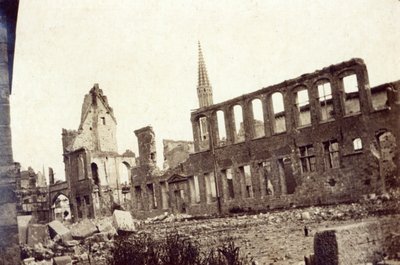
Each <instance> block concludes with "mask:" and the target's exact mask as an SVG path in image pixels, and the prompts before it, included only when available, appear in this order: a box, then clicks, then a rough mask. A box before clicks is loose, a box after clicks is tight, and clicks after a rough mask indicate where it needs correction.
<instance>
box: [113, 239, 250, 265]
mask: <svg viewBox="0 0 400 265" xmlns="http://www.w3.org/2000/svg"><path fill="white" fill-rule="evenodd" d="M239 249H240V248H239V247H237V246H235V243H234V241H233V239H232V238H229V239H227V241H226V242H225V243H223V244H222V245H221V246H219V247H217V249H216V250H215V249H213V248H211V249H209V250H208V251H202V250H201V246H200V244H199V243H198V241H196V240H193V239H191V238H189V237H188V236H185V235H182V234H179V233H178V232H176V231H175V232H172V233H169V234H167V235H166V236H165V237H164V238H161V239H155V238H154V237H153V236H152V235H149V234H139V235H134V236H131V237H118V238H116V240H115V242H114V246H113V247H112V248H111V250H110V255H109V258H108V264H109V265H118V264H127V265H130V264H132V265H134V264H143V265H245V264H250V262H251V260H249V259H248V258H247V257H246V258H244V257H240V250H239Z"/></svg>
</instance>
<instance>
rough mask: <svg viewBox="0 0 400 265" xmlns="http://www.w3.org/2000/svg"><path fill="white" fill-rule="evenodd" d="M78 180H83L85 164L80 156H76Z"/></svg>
mask: <svg viewBox="0 0 400 265" xmlns="http://www.w3.org/2000/svg"><path fill="white" fill-rule="evenodd" d="M78 179H79V180H82V179H85V163H84V161H83V157H82V155H81V154H80V155H79V156H78Z"/></svg>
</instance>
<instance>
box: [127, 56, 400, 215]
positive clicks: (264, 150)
mask: <svg viewBox="0 0 400 265" xmlns="http://www.w3.org/2000/svg"><path fill="white" fill-rule="evenodd" d="M349 77H350V78H352V80H353V84H352V85H349V84H348V81H347V80H348V78H349ZM399 83H400V82H393V83H388V84H384V85H382V86H384V87H385V88H386V89H385V90H382V89H381V87H382V86H380V87H379V88H378V89H377V92H376V93H375V92H374V93H371V91H374V90H375V89H374V88H372V89H371V88H370V86H369V82H368V73H367V68H366V66H365V64H364V62H363V61H362V60H361V59H352V60H350V61H347V62H343V63H340V64H337V65H332V66H329V67H326V68H324V69H322V70H318V71H315V72H314V73H310V74H304V75H302V76H300V77H298V78H295V79H291V80H287V81H284V82H282V83H280V84H277V85H273V86H270V87H266V88H263V89H261V90H258V91H255V92H252V93H249V94H246V95H243V96H240V97H237V98H234V99H231V100H228V101H226V102H222V103H218V104H214V105H211V106H203V107H202V108H200V109H198V110H195V111H193V112H192V113H191V121H192V125H193V126H192V127H193V138H194V149H195V153H193V154H190V155H189V159H187V160H186V161H185V162H184V163H181V164H180V165H179V166H177V167H176V168H173V169H169V170H167V171H166V172H164V173H162V174H160V173H158V174H154V173H153V172H152V170H148V169H146V168H145V167H142V166H141V165H140V166H139V167H138V168H136V169H135V172H136V173H135V174H136V175H137V177H136V178H135V179H134V181H133V185H132V186H135V185H139V186H140V185H142V184H141V183H144V182H146V183H147V184H149V183H153V184H154V185H155V186H158V185H160V186H161V187H162V185H163V184H162V183H168V180H169V178H170V177H171V176H173V175H179V176H182V177H183V178H186V180H187V181H186V182H187V184H186V185H187V186H188V187H189V191H188V193H189V194H188V195H187V197H188V198H189V200H188V201H189V203H188V205H187V206H186V207H185V212H187V213H190V214H203V213H227V212H229V211H238V210H249V209H266V208H282V207H289V206H293V205H296V206H300V205H304V206H307V205H313V204H328V203H339V202H343V201H354V200H357V199H358V198H361V196H362V195H363V194H366V193H372V192H376V193H381V192H384V191H385V190H386V189H387V188H389V187H388V185H387V184H386V183H385V178H387V176H384V175H385V173H383V172H384V171H387V169H388V168H390V172H391V173H390V174H391V175H392V176H398V170H397V169H398V167H399V160H398V154H397V148H395V146H398V144H399V140H400V137H399V135H398V132H399V131H400V130H399V126H400V121H399V120H398V115H399V113H400V112H399V111H400V109H399V106H400V104H399V98H398V91H399V88H400V86H399ZM352 86H354V87H352ZM299 91H303V92H302V93H303V95H304V93H307V94H308V98H306V100H304V99H303V101H305V102H306V103H302V104H300V103H299V102H300V101H301V99H300V98H299V94H300V92H299ZM383 92H386V95H382V93H383ZM276 94H279V95H281V103H282V104H283V105H281V106H280V109H278V108H275V107H274V104H275V106H277V105H278V104H277V103H276V101H275V100H274V99H275V98H274V95H276ZM374 95H378V97H379V98H378V99H376V100H375V101H374V102H375V105H374V104H373V101H372V98H373V96H374ZM255 99H258V100H261V103H262V112H263V118H264V119H263V121H262V123H263V129H264V132H263V133H260V132H259V130H260V121H257V120H255V119H254V117H255V116H254V113H253V111H252V108H253V106H252V102H253V100H255ZM278 99H279V97H278ZM278 103H279V102H278ZM238 105H239V106H241V108H242V117H241V118H242V120H243V122H242V126H241V127H242V132H241V135H242V136H243V138H244V139H241V138H240V137H238V131H237V129H235V128H237V126H236V125H235V122H236V121H237V118H235V117H234V116H235V113H234V111H233V109H234V106H238ZM274 108H275V109H274ZM277 109H278V110H277ZM282 110H283V111H282ZM218 111H223V113H224V116H223V118H224V122H225V131H226V139H220V137H219V130H221V128H218V124H219V123H218V117H217V115H216V113H217V112H218ZM306 112H309V113H308V114H307V115H309V119H308V120H307V119H305V118H304V116H305V115H306V114H305V113H306ZM205 121H206V126H207V130H206V131H207V135H208V137H206V138H204V137H203V136H204V135H203V132H202V131H204V130H203V129H202V126H204V122H205ZM282 122H284V123H283V124H282ZM307 122H308V123H307ZM382 131H384V132H390V133H391V134H392V135H393V137H389V138H390V139H391V140H390V141H389V142H388V143H387V142H384V144H379V143H378V140H377V138H376V136H377V135H378V134H379V133H380V132H382ZM260 135H264V136H260ZM138 141H139V146H140V145H141V141H142V139H141V138H139V137H138ZM205 141H206V142H207V143H206V144H205V143H204V142H205ZM386 145H388V147H386ZM389 154H390V155H389ZM382 155H383V157H386V158H385V159H384V158H383V157H382ZM384 160H389V161H390V163H391V164H390V165H391V166H387V164H388V163H387V162H384ZM228 175H229V178H228ZM386 175H387V174H386ZM212 176H214V178H213V177H212ZM210 177H211V182H212V183H213V185H210ZM191 179H193V181H194V179H196V181H195V182H196V185H194V184H191ZM182 181H183V180H182ZM147 184H146V185H147ZM166 186H167V187H168V186H169V185H166ZM196 186H198V188H197V190H196V189H195V188H194V187H196ZM137 190H138V191H139V189H137ZM144 191H145V189H144V187H142V186H141V189H140V192H141V195H140V196H139V197H140V199H141V201H143V203H141V205H146V204H147V202H146V201H145V200H146V198H147V197H148V196H147V195H146V194H145V192H144ZM214 195H215V196H214ZM132 197H136V198H139V197H138V196H136V195H135V189H133V194H132ZM165 197H166V196H164V199H165ZM159 198H161V199H162V198H163V196H161V195H160V196H159ZM173 198H174V197H173V196H170V197H169V198H168V200H169V208H168V209H169V210H171V211H172V209H173V207H172V206H171V205H172V204H173V203H174V201H173ZM190 198H200V200H199V201H196V200H191V199H190ZM210 198H211V199H210ZM161 203H162V201H160V202H159V203H158V204H159V205H160V204H161ZM133 207H134V209H136V210H137V209H138V208H135V205H134V206H133ZM164 210H165V209H164ZM146 211H147V212H146ZM152 212H154V211H152ZM146 214H149V212H148V208H143V207H142V208H141V212H140V213H138V215H146Z"/></svg>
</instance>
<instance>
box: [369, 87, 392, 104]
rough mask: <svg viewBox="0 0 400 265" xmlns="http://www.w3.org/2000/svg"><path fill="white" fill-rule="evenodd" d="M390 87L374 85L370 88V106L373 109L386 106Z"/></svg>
mask: <svg viewBox="0 0 400 265" xmlns="http://www.w3.org/2000/svg"><path fill="white" fill-rule="evenodd" d="M389 90H392V88H391V87H375V88H372V89H371V100H372V106H373V108H374V109H375V110H379V109H384V108H387V107H388V98H387V93H388V91H389Z"/></svg>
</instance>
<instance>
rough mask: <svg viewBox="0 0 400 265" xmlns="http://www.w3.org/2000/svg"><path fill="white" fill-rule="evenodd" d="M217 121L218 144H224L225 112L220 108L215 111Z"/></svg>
mask: <svg viewBox="0 0 400 265" xmlns="http://www.w3.org/2000/svg"><path fill="white" fill-rule="evenodd" d="M217 123H218V145H219V146H222V145H225V144H226V127H225V114H224V112H223V111H222V110H219V111H217Z"/></svg>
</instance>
